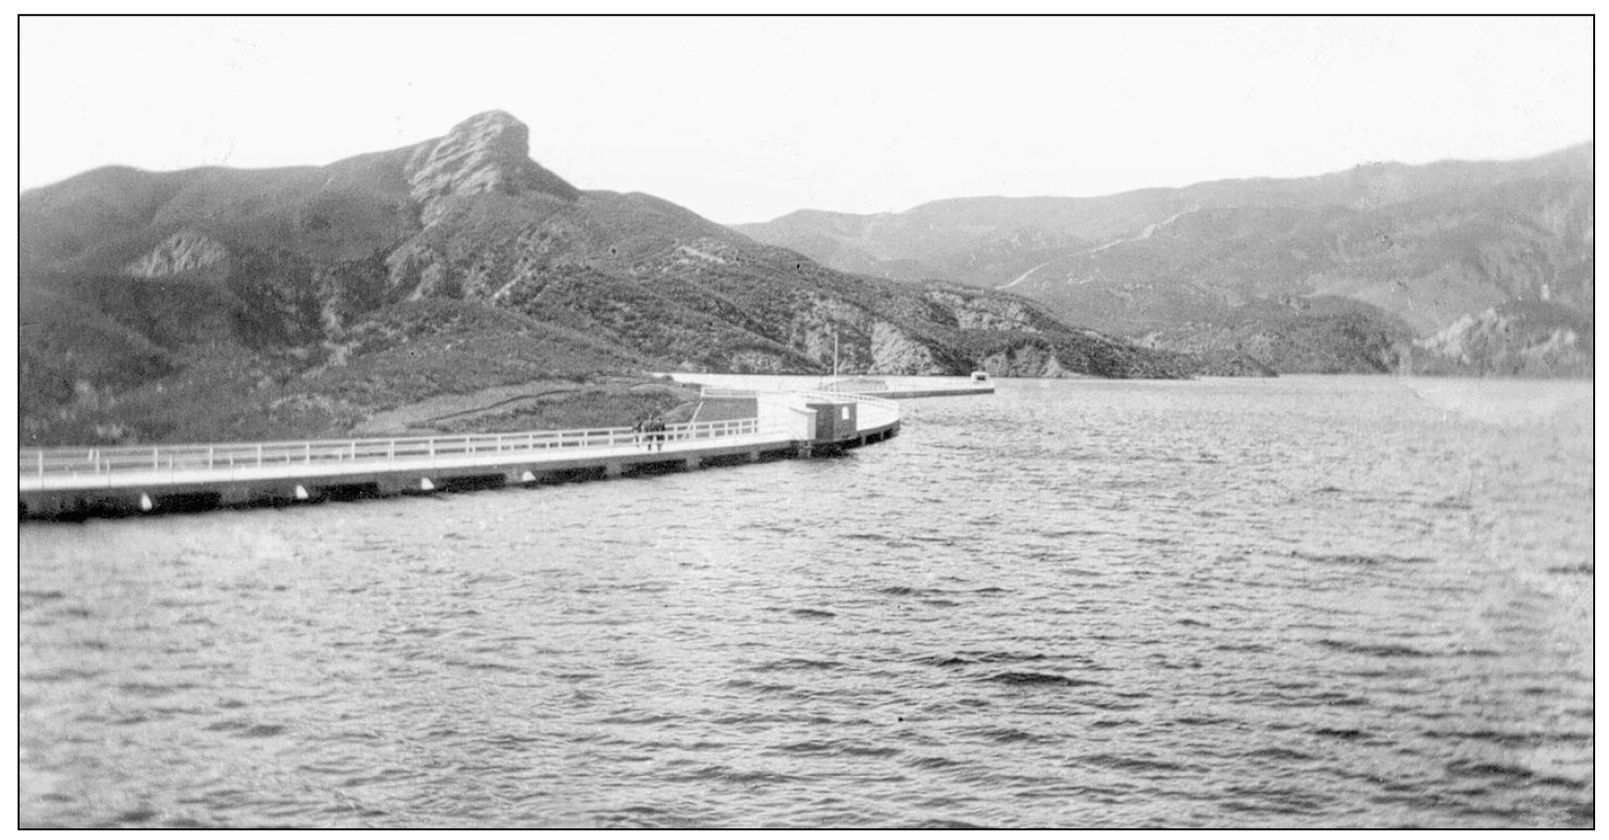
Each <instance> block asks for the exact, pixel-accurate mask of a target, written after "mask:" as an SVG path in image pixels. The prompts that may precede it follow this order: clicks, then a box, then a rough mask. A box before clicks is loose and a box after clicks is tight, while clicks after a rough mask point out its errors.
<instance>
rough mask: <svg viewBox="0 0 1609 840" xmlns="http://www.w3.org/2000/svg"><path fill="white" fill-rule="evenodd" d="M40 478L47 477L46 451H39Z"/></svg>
mask: <svg viewBox="0 0 1609 840" xmlns="http://www.w3.org/2000/svg"><path fill="white" fill-rule="evenodd" d="M39 477H40V478H44V477H45V450H43V449H41V450H39Z"/></svg>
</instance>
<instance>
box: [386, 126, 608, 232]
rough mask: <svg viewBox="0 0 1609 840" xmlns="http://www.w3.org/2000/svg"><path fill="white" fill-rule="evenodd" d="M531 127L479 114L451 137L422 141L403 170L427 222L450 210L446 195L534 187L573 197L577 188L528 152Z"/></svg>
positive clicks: (514, 192) (513, 191) (508, 191)
mask: <svg viewBox="0 0 1609 840" xmlns="http://www.w3.org/2000/svg"><path fill="white" fill-rule="evenodd" d="M530 154H531V149H530V129H529V128H527V127H526V126H525V123H522V122H520V121H519V120H517V119H515V118H514V117H512V116H510V115H509V114H507V113H504V112H502V111H487V112H486V113H484V114H476V115H475V116H473V117H470V118H469V119H467V120H464V121H463V122H461V123H459V124H458V125H455V126H453V129H452V131H449V132H447V136H446V137H443V138H441V139H440V140H437V141H435V142H434V143H424V144H422V145H420V146H419V148H418V149H417V150H415V151H414V154H413V157H412V158H411V159H410V160H409V161H408V165H407V168H406V169H405V170H404V171H405V173H406V174H407V177H408V184H409V186H410V192H411V193H412V195H413V198H414V200H415V201H418V202H419V204H420V206H421V208H422V212H421V219H420V221H421V222H423V223H424V224H425V225H427V226H428V225H429V224H430V223H432V222H434V221H435V220H436V219H438V218H440V217H441V215H442V214H443V213H445V212H446V210H447V207H446V201H445V199H449V198H452V197H454V196H467V195H476V194H480V193H489V192H501V193H505V194H508V195H517V194H519V193H523V192H528V191H535V192H541V193H546V194H548V195H551V196H554V197H556V198H560V199H563V200H565V201H575V200H576V199H577V198H579V197H580V196H581V193H580V191H579V190H577V189H576V188H575V187H573V186H571V185H570V184H569V182H567V181H565V180H564V179H563V178H560V177H559V176H557V175H555V174H553V173H552V172H549V171H548V170H546V169H543V168H542V167H541V166H539V165H538V164H537V163H536V161H533V160H531V157H530Z"/></svg>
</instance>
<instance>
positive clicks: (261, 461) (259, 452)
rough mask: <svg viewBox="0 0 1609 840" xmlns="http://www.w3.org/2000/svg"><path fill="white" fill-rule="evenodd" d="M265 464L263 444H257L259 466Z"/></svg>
mask: <svg viewBox="0 0 1609 840" xmlns="http://www.w3.org/2000/svg"><path fill="white" fill-rule="evenodd" d="M262 465H263V445H262V444H260V443H259V444H257V466H259V467H260V466H262Z"/></svg>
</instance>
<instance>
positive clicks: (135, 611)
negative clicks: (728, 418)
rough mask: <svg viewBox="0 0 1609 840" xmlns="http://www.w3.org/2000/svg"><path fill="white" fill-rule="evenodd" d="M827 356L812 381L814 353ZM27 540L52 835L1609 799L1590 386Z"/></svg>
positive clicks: (1210, 403) (898, 450)
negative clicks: (1602, 739)
mask: <svg viewBox="0 0 1609 840" xmlns="http://www.w3.org/2000/svg"><path fill="white" fill-rule="evenodd" d="M812 381H813V380H812ZM998 385H999V391H998V393H997V394H995V395H994V396H989V397H967V398H950V399H944V398H939V399H926V400H916V401H911V402H908V403H905V404H904V405H903V408H904V410H905V423H904V428H903V431H902V433H901V434H900V436H898V437H896V438H894V439H893V440H891V441H888V442H886V443H881V444H877V445H874V446H868V447H866V448H863V449H859V450H855V451H853V452H852V453H850V454H847V455H844V456H841V457H834V458H820V459H813V460H798V461H794V460H788V461H779V462H774V463H765V464H759V465H749V466H741V467H731V468H712V469H704V470H699V471H696V472H687V473H671V474H665V475H657V476H651V477H639V478H628V479H621V480H612V481H604V482H592V483H584V484H573V485H562V486H548V487H541V488H537V489H529V490H527V489H509V490H500V491H489V492H480V493H465V494H444V495H438V496H430V497H408V498H394V499H383V500H371V501H363V502H349V503H327V504H319V505H307V506H296V507H285V508H277V509H259V510H243V511H218V512H211V513H203V514H192V515H175V516H166V517H151V518H130V519H119V520H92V521H88V522H85V523H81V524H67V523H33V522H29V523H24V524H23V525H22V526H21V528H20V534H19V572H18V576H19V584H20V592H19V603H18V609H19V627H18V632H19V643H18V654H19V658H20V661H19V678H20V686H19V696H18V700H19V704H20V711H19V716H18V725H19V741H20V754H19V768H18V771H19V794H20V797H21V798H20V804H19V819H20V821H21V823H22V824H23V825H25V826H99V825H118V826H144V827H162V826H266V825H289V826H334V827H359V826H377V827H384V826H466V827H475V826H581V827H589V826H664V827H687V826H709V827H773V826H774V827H905V826H980V827H983V826H988V827H1064V826H1065V827H1138V826H1168V827H1188V826H1215V827H1229V826H1292V827H1327V826H1335V827H1339V826H1426V827H1432V826H1435V827H1451V826H1464V827H1470V826H1492V827H1515V826H1591V825H1592V824H1593V820H1594V817H1593V787H1592V785H1593V747H1594V740H1593V659H1592V652H1593V638H1592V629H1593V535H1592V510H1593V474H1592V458H1593V452H1592V425H1591V423H1592V406H1591V397H1592V386H1591V383H1589V382H1565V383H1557V382H1489V381H1469V380H1436V379H1392V378H1383V377H1381V378H1364V377H1332V378H1324V377H1287V378H1282V379H1275V380H1202V381H1196V382H1111V381H1094V380H1078V381H1065V380H1063V381H1011V380H1007V381H1002V382H1000V383H998Z"/></svg>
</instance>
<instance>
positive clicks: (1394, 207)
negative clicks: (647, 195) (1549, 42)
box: [738, 144, 1593, 373]
mask: <svg viewBox="0 0 1609 840" xmlns="http://www.w3.org/2000/svg"><path fill="white" fill-rule="evenodd" d="M1592 190H1593V177H1592V145H1591V144H1585V145H1582V146H1577V147H1573V148H1570V149H1566V150H1563V151H1561V152H1557V153H1554V154H1551V155H1546V156H1543V157H1540V158H1535V159H1532V160H1524V161H1511V162H1459V161H1449V162H1443V163H1436V164H1430V165H1425V166H1407V165H1402V164H1389V163H1388V164H1371V165H1365V166H1359V167H1356V168H1354V169H1352V170H1349V171H1346V172H1338V173H1332V174H1328V175H1322V176H1317V177H1313V178H1297V179H1251V180H1238V181H1218V182H1209V183H1203V184H1197V185H1194V186H1190V187H1184V188H1180V189H1148V190H1138V191H1134V192H1128V193H1122V194H1118V195H1113V196H1104V197H1097V198H1049V197H1042V198H965V199H951V200H946V201H938V202H933V203H930V204H925V205H922V206H920V207H916V208H913V209H911V210H908V211H906V212H903V213H890V214H878V215H872V216H854V215H848V214H834V213H824V212H821V211H800V212H797V213H793V214H789V215H787V216H784V217H782V218H780V219H776V220H774V221H772V222H766V223H763V224H753V225H739V226H738V229H739V230H742V231H743V232H745V233H748V234H749V235H751V236H753V237H755V238H756V239H758V240H761V241H764V242H770V243H772V244H776V245H779V246H784V247H789V248H794V249H796V250H799V251H800V252H802V253H804V254H807V255H809V256H812V257H815V258H817V259H819V260H821V261H822V262H823V263H824V264H826V265H828V266H832V267H839V268H844V269H846V270H855V271H860V272H864V273H868V274H876V275H879V276H883V277H887V278H890V279H895V280H903V281H907V282H909V281H918V280H922V281H926V280H939V281H944V282H950V283H961V284H968V285H974V286H979V287H986V288H999V289H1009V290H1010V291H1012V292H1016V293H1020V294H1022V295H1024V296H1027V297H1030V298H1032V299H1034V300H1037V301H1040V302H1041V303H1043V304H1045V305H1046V306H1047V307H1048V308H1049V309H1050V310H1051V311H1052V312H1054V313H1055V314H1057V315H1058V316H1060V317H1062V318H1064V319H1066V320H1067V321H1069V322H1071V323H1074V324H1086V325H1098V326H1099V327H1100V328H1101V329H1103V330H1108V331H1111V332H1115V333H1118V334H1120V335H1124V336H1128V337H1131V338H1136V339H1143V340H1144V341H1145V342H1146V343H1148V344H1150V345H1151V346H1157V347H1166V348H1169V349H1175V350H1182V351H1187V352H1194V351H1196V350H1197V349H1199V348H1201V347H1204V346H1217V345H1221V344H1223V342H1224V341H1225V338H1224V336H1226V335H1227V334H1229V333H1234V332H1237V331H1240V332H1244V331H1245V330H1247V329H1250V328H1251V327H1250V326H1249V325H1250V324H1252V323H1253V322H1256V321H1258V320H1259V319H1262V318H1264V317H1271V318H1273V319H1274V320H1272V321H1269V322H1268V323H1266V324H1263V325H1262V326H1261V327H1258V328H1257V329H1265V330H1266V331H1272V332H1276V333H1289V332H1290V331H1292V330H1295V331H1297V332H1301V333H1305V334H1309V335H1310V336H1312V337H1314V338H1315V340H1316V337H1317V336H1320V335H1326V334H1327V335H1328V338H1325V339H1323V341H1325V342H1328V343H1329V344H1330V345H1331V346H1330V349H1328V350H1326V351H1323V352H1319V353H1317V355H1314V354H1313V353H1310V352H1307V351H1297V352H1294V353H1291V354H1281V353H1280V352H1279V350H1280V348H1285V349H1291V348H1290V347H1289V346H1287V345H1285V344H1283V343H1281V342H1273V343H1265V346H1262V347H1257V346H1254V345H1256V344H1257V343H1256V342H1252V343H1251V344H1247V343H1246V342H1240V345H1241V346H1245V347H1247V348H1249V349H1248V352H1250V353H1251V355H1252V356H1253V357H1254V358H1256V359H1258V360H1259V361H1261V362H1263V363H1265V364H1268V365H1270V366H1272V367H1274V368H1276V369H1279V370H1281V371H1289V372H1295V371H1310V370H1314V371H1316V370H1328V369H1330V366H1331V363H1332V362H1333V361H1334V360H1336V359H1343V358H1352V359H1355V360H1358V364H1357V365H1355V366H1353V367H1351V368H1349V369H1351V370H1357V371H1359V372H1365V371H1370V370H1375V369H1377V368H1376V366H1375V365H1374V364H1373V363H1372V362H1364V361H1363V360H1364V359H1366V358H1373V357H1374V354H1373V351H1372V350H1370V349H1369V347H1368V346H1367V345H1368V342H1371V341H1373V340H1374V339H1375V338H1376V337H1378V336H1381V335H1391V336H1394V337H1395V338H1394V339H1393V340H1394V341H1395V342H1396V348H1395V351H1394V355H1395V356H1396V357H1398V358H1399V359H1407V358H1408V357H1409V356H1413V355H1416V354H1418V355H1422V354H1424V353H1433V352H1435V351H1434V349H1433V348H1432V347H1431V346H1430V345H1426V344H1423V343H1421V344H1419V345H1414V342H1415V341H1419V342H1424V341H1425V340H1427V339H1430V338H1431V337H1433V336H1435V335H1438V334H1439V333H1441V332H1442V331H1444V330H1446V329H1448V328H1450V327H1452V326H1453V325H1454V324H1456V323H1458V322H1460V321H1461V320H1462V319H1466V318H1481V317H1486V318H1488V319H1490V318H1495V317H1498V315H1499V313H1500V312H1501V310H1502V308H1503V307H1505V306H1508V305H1511V304H1524V303H1545V304H1548V306H1546V307H1543V308H1542V309H1540V310H1534V311H1533V312H1532V317H1528V318H1525V319H1520V320H1518V321H1513V324H1514V325H1516V328H1518V329H1523V330H1525V331H1526V332H1525V334H1524V335H1523V336H1515V337H1514V338H1513V339H1512V342H1513V343H1514V344H1515V345H1516V346H1543V345H1547V344H1549V343H1550V342H1553V341H1554V335H1555V333H1556V332H1557V331H1558V330H1561V329H1563V330H1571V331H1575V332H1577V333H1578V334H1579V332H1580V330H1581V329H1583V327H1584V329H1585V330H1586V331H1587V333H1588V334H1587V335H1586V336H1585V338H1584V341H1582V342H1580V343H1578V344H1576V345H1572V346H1577V347H1579V346H1589V345H1590V331H1591V312H1592V303H1593V274H1592V272H1593V260H1592V245H1593V212H1592ZM1308 298H1311V299H1318V298H1346V299H1350V300H1352V301H1354V302H1356V304H1357V306H1356V307H1354V308H1353V310H1352V315H1351V316H1350V317H1351V319H1352V320H1354V321H1357V320H1358V319H1363V320H1366V321H1367V322H1368V327H1367V328H1366V329H1364V330H1363V331H1362V332H1361V333H1359V332H1358V331H1357V330H1339V331H1337V330H1335V329H1333V327H1334V321H1333V319H1331V318H1330V317H1329V316H1328V315H1321V314H1314V315H1311V316H1310V315H1307V314H1304V313H1303V310H1302V309H1301V308H1300V307H1297V308H1294V309H1293V308H1292V307H1290V306H1287V305H1286V303H1285V302H1288V301H1292V300H1298V299H1308ZM1319 309H1320V311H1323V310H1324V306H1320V307H1319ZM1538 312H1546V313H1552V315H1557V316H1558V317H1552V316H1551V315H1547V316H1545V315H1538V314H1537V313H1538ZM1583 318H1584V319H1585V321H1584V324H1583ZM1309 320H1311V323H1304V322H1306V321H1309ZM1404 328H1405V329H1406V330H1407V332H1406V333H1403V332H1402V331H1403V329H1404ZM1365 334H1366V337H1364V338H1363V344H1349V342H1351V341H1352V340H1353V338H1354V337H1356V336H1364V335H1365ZM1307 343H1308V344H1310V343H1311V342H1307ZM1231 344H1233V342H1231ZM1415 346H1417V347H1418V348H1419V349H1418V350H1414V349H1413V347H1415ZM1553 358H1556V359H1557V360H1558V362H1559V364H1561V365H1562V366H1563V368H1561V369H1565V368H1568V369H1572V370H1582V369H1585V370H1588V371H1590V369H1591V360H1590V358H1589V357H1585V358H1583V357H1578V356H1577V355H1574V351H1571V350H1568V349H1564V350H1560V351H1559V352H1558V353H1555V354H1554V355H1553ZM1444 361H1446V362H1447V364H1443V365H1437V366H1435V369H1437V370H1443V371H1446V372H1455V371H1464V372H1472V373H1478V372H1482V371H1490V370H1493V369H1495V368H1494V367H1493V365H1492V364H1488V361H1489V360H1484V359H1477V358H1474V357H1470V358H1469V360H1468V361H1467V362H1458V361H1456V360H1455V359H1452V358H1447V359H1444ZM1583 366H1584V367H1583ZM1527 369H1528V370H1531V371H1532V372H1538V371H1539V370H1540V369H1538V368H1536V367H1535V366H1532V367H1529V368H1527Z"/></svg>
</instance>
